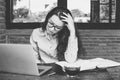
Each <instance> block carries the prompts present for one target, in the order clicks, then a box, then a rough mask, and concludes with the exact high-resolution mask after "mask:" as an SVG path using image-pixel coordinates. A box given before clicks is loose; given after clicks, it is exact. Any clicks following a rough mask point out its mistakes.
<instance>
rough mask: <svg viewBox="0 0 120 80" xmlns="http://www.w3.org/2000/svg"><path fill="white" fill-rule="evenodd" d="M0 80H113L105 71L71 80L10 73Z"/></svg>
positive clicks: (0, 75)
mask: <svg viewBox="0 0 120 80" xmlns="http://www.w3.org/2000/svg"><path fill="white" fill-rule="evenodd" d="M0 80H113V79H112V77H111V75H109V73H108V71H107V70H106V69H104V70H93V71H84V72H80V74H79V75H77V76H76V77H73V78H69V77H66V76H65V75H53V76H47V75H44V76H42V77H38V76H28V75H20V74H12V73H0Z"/></svg>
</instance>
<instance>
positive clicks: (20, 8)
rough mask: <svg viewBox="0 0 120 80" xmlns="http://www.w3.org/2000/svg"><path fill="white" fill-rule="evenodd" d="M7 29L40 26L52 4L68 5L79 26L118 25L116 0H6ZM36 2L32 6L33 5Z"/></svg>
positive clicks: (101, 27) (103, 27) (100, 27)
mask: <svg viewBox="0 0 120 80" xmlns="http://www.w3.org/2000/svg"><path fill="white" fill-rule="evenodd" d="M6 2H7V5H6V7H7V10H6V13H7V14H6V15H7V16H6V20H7V21H6V24H7V28H8V29H28V28H31V29H32V28H36V27H40V26H42V25H43V22H44V19H45V16H46V15H47V12H48V11H49V10H50V9H52V8H54V7H56V6H62V7H66V8H68V9H69V10H70V11H71V13H72V15H73V17H74V21H75V25H76V26H77V27H78V28H81V29H95V28H96V29H105V28H107V29H108V28H109V29H110V28H118V26H117V25H118V23H119V21H120V20H119V16H120V10H119V9H118V8H117V7H119V5H118V4H119V3H120V1H119V0H6ZM35 5H36V6H35Z"/></svg>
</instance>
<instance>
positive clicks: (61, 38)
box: [42, 7, 72, 61]
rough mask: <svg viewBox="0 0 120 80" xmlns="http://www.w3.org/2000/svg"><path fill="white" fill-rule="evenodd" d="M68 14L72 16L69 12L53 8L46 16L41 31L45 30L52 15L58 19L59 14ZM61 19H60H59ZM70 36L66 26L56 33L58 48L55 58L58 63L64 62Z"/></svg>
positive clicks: (60, 8)
mask: <svg viewBox="0 0 120 80" xmlns="http://www.w3.org/2000/svg"><path fill="white" fill-rule="evenodd" d="M62 12H64V13H68V14H70V15H71V16H72V14H71V12H70V11H69V10H68V9H66V8H63V7H55V8H53V9H52V10H51V11H49V13H48V14H47V16H46V19H45V22H44V25H43V27H42V29H43V31H45V30H46V25H47V23H48V20H49V18H51V17H52V16H53V15H57V16H58V17H59V18H60V16H61V15H62V14H61V13H62ZM60 19H61V18H60ZM69 35H70V31H69V30H68V28H67V26H65V25H64V26H63V29H62V30H61V31H59V32H58V33H57V38H58V46H57V58H58V60H59V61H62V60H65V58H64V52H65V51H66V48H67V45H68V38H69Z"/></svg>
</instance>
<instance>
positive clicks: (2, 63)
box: [0, 44, 52, 76]
mask: <svg viewBox="0 0 120 80" xmlns="http://www.w3.org/2000/svg"><path fill="white" fill-rule="evenodd" d="M35 61H36V58H35V55H34V51H33V49H32V47H31V45H30V44H0V72H10V73H17V74H26V75H37V76H39V75H43V74H44V73H45V72H47V71H48V70H50V69H51V68H52V67H51V66H42V65H41V66H39V70H38V66H37V64H36V62H35Z"/></svg>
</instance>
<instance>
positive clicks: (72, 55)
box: [65, 37, 78, 63]
mask: <svg viewBox="0 0 120 80" xmlns="http://www.w3.org/2000/svg"><path fill="white" fill-rule="evenodd" d="M77 53H78V38H77V37H74V38H71V37H70V38H69V40H68V47H67V50H66V52H65V60H66V61H67V62H69V63H73V62H75V61H76V60H77Z"/></svg>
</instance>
